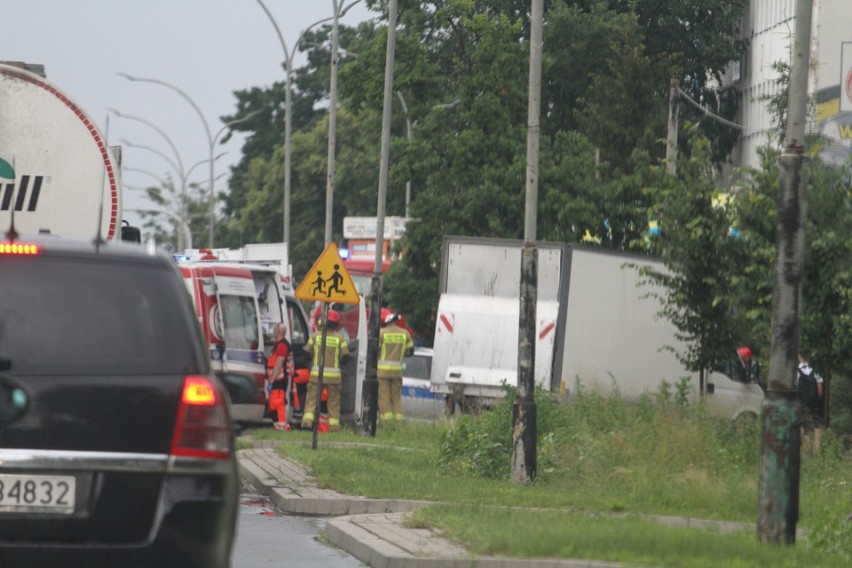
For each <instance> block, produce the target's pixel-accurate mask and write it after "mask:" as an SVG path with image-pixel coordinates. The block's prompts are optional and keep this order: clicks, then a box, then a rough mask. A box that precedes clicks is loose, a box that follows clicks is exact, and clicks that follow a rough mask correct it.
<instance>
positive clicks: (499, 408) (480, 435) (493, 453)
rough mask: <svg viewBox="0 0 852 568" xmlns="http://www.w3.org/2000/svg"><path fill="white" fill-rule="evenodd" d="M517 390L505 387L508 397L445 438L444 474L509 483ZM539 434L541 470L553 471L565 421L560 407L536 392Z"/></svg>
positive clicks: (441, 453) (442, 445)
mask: <svg viewBox="0 0 852 568" xmlns="http://www.w3.org/2000/svg"><path fill="white" fill-rule="evenodd" d="M515 393H516V389H514V388H513V387H505V396H504V397H503V398H502V399H500V401H499V402H498V403H497V404H496V405H495V406H494V407H492V408H491V409H490V410H485V411H483V412H482V413H481V414H479V415H478V416H471V415H466V416H463V417H462V418H461V419H460V420H459V421H458V422H457V423H456V424H455V425H454V426H453V427H451V428H448V429H447V430H446V432H444V434H443V435H442V436H441V441H440V445H439V450H438V466H439V468H440V469H441V470H442V471H444V472H454V473H461V474H465V475H473V476H477V477H486V478H493V479H508V478H509V477H510V475H511V456H512V422H513V412H514V403H515ZM535 401H536V428H537V431H538V444H537V452H536V453H537V468H538V470H539V471H547V470H548V469H549V468H552V459H553V456H555V454H556V452H555V447H556V442H557V437H556V435H555V432H556V431H557V429H558V428H557V424H558V423H560V421H563V420H564V415H563V413H562V412H560V410H559V403H558V402H557V401H556V399H554V398H553V397H552V396H551V395H550V394H549V393H548V392H546V391H544V390H542V389H540V388H538V389H536V392H535Z"/></svg>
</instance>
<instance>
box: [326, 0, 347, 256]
mask: <svg viewBox="0 0 852 568" xmlns="http://www.w3.org/2000/svg"><path fill="white" fill-rule="evenodd" d="M331 3H332V5H333V6H334V23H333V24H332V28H331V84H330V86H329V89H328V165H327V173H326V179H325V246H328V245H329V244H330V243H331V234H332V231H331V228H332V219H333V217H334V211H333V209H334V157H335V143H336V141H337V63H338V60H339V54H338V50H339V47H340V28H339V23H340V8H341V6H342V4H343V2H342V0H341V1H340V3H338V0H332V1H331Z"/></svg>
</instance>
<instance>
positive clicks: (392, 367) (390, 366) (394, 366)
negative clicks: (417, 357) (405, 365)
mask: <svg viewBox="0 0 852 568" xmlns="http://www.w3.org/2000/svg"><path fill="white" fill-rule="evenodd" d="M377 367H378V368H379V369H384V370H386V371H401V370H402V361H379V363H378V365H377Z"/></svg>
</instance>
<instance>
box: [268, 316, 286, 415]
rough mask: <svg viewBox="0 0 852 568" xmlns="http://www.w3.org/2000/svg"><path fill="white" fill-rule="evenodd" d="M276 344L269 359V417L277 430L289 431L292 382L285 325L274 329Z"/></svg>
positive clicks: (278, 325) (276, 326)
mask: <svg viewBox="0 0 852 568" xmlns="http://www.w3.org/2000/svg"><path fill="white" fill-rule="evenodd" d="M273 337H274V341H275V343H273V346H272V353H271V354H270V355H269V359H267V367H268V369H269V375H268V376H267V378H266V380H267V383H268V384H269V403H268V409H269V416H270V417H271V418H272V421H273V427H274V428H275V429H276V430H289V429H290V427H289V425H288V424H287V387H288V384H289V382H290V369H289V367H290V365H289V362H290V342H289V341H287V326H286V325H285V324H283V323H279V324H276V325H275V328H274V329H273Z"/></svg>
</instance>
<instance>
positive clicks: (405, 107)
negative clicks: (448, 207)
mask: <svg viewBox="0 0 852 568" xmlns="http://www.w3.org/2000/svg"><path fill="white" fill-rule="evenodd" d="M396 96H397V98H398V99H399V104H401V105H402V112H403V113H405V135H406V137H407V138H408V145H409V146H411V119H410V118H408V105H407V104H406V102H405V97H403V96H402V91H397V92H396ZM410 203H411V178H410V177H409V178H408V179H407V180H405V217H406V218H408V217H409V216H410V215H409V212H408V206H409V204H410Z"/></svg>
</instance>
